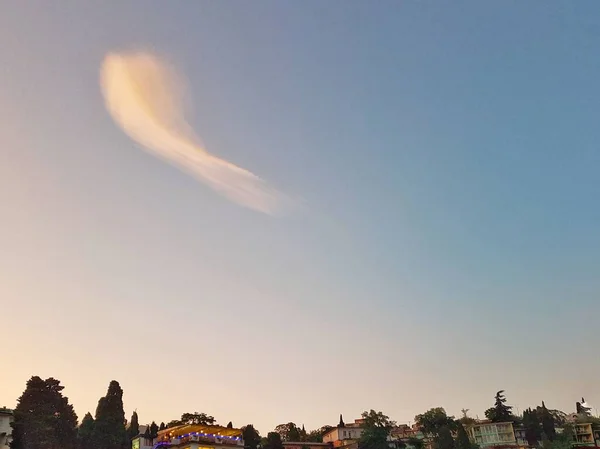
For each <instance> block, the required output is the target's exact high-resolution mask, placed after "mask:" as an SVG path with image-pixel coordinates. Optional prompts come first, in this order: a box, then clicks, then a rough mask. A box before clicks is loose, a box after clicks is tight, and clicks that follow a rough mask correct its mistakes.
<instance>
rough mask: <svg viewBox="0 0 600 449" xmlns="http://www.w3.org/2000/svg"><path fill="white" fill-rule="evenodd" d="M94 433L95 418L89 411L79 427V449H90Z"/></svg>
mask: <svg viewBox="0 0 600 449" xmlns="http://www.w3.org/2000/svg"><path fill="white" fill-rule="evenodd" d="M93 433H94V418H93V416H92V414H91V413H90V412H87V413H86V414H85V416H84V417H83V420H82V421H81V424H80V426H79V428H78V429H77V440H78V446H79V449H90V448H91V447H92V435H93Z"/></svg>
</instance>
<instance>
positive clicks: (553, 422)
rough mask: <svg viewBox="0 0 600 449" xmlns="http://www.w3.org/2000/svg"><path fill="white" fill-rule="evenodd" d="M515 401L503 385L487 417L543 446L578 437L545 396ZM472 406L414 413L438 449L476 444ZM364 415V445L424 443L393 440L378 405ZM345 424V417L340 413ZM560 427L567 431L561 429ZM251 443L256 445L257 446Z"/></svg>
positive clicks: (582, 411)
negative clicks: (524, 403)
mask: <svg viewBox="0 0 600 449" xmlns="http://www.w3.org/2000/svg"><path fill="white" fill-rule="evenodd" d="M512 409H513V407H512V406H510V405H507V403H506V397H505V395H504V390H500V391H498V392H497V393H496V395H495V397H494V405H493V406H492V407H490V408H489V409H487V410H486V411H485V417H486V418H487V419H489V420H490V421H492V422H496V423H497V422H510V423H513V424H515V425H517V426H522V428H524V429H525V435H526V439H527V442H528V444H529V446H531V447H541V448H542V449H569V448H571V444H572V442H573V428H572V426H571V425H569V423H568V422H567V419H566V418H567V414H566V413H564V412H562V411H560V410H553V409H548V408H547V407H546V404H545V403H544V402H543V401H542V404H541V405H540V406H536V407H535V408H527V409H526V410H525V411H524V412H523V414H522V416H517V415H515V414H514V413H513V411H512ZM467 412H468V410H466V409H464V410H463V416H462V417H461V418H458V419H457V418H455V417H454V416H450V415H448V414H447V413H446V411H445V410H444V408H443V407H435V408H432V409H430V410H428V411H426V412H425V413H422V414H419V415H417V416H415V424H416V425H417V426H418V428H419V429H420V430H421V432H422V433H423V436H424V439H426V440H427V442H430V443H431V446H432V447H433V449H477V448H478V446H477V444H475V443H473V442H472V441H471V440H470V439H469V436H468V434H467V428H468V427H469V426H470V425H472V424H474V423H475V419H473V418H471V417H469V416H468V415H467ZM577 412H578V417H577V421H579V422H589V423H592V424H594V425H595V426H597V428H600V419H598V418H595V417H593V416H592V415H591V413H590V409H586V408H585V407H583V406H581V405H580V404H579V403H578V408H577ZM361 417H362V419H363V424H362V434H361V437H360V439H359V441H358V446H359V449H390V447H391V445H392V446H394V447H395V449H406V448H407V447H410V448H412V449H422V448H423V447H424V444H425V442H424V440H423V439H418V438H414V437H412V438H407V439H405V440H396V441H390V439H389V437H390V434H391V431H392V430H393V429H394V428H395V427H397V424H396V422H395V421H392V420H391V419H390V418H389V417H388V416H387V415H384V414H383V413H382V412H376V411H374V410H370V411H365V412H363V413H362V415H361ZM338 426H340V427H344V422H343V420H342V418H341V416H340V423H339V424H338ZM557 427H560V428H561V429H562V432H561V433H560V434H559V433H557V432H556V428H557ZM331 429H333V427H332V426H323V427H321V428H319V429H317V430H314V431H311V432H308V433H307V432H306V431H305V430H304V426H302V428H299V427H298V426H297V425H296V424H295V423H293V422H289V423H287V424H280V425H278V426H277V427H275V429H274V431H273V432H269V434H268V435H267V438H266V439H262V445H261V447H262V448H265V447H266V448H267V449H282V448H283V442H287V441H298V442H311V441H315V442H320V441H322V437H323V435H324V434H325V433H327V432H328V431H329V430H331ZM256 448H257V446H256V445H255V446H252V447H251V449H256Z"/></svg>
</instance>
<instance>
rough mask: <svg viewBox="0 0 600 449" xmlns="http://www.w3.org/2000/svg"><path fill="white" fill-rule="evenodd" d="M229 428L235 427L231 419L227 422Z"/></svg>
mask: <svg viewBox="0 0 600 449" xmlns="http://www.w3.org/2000/svg"><path fill="white" fill-rule="evenodd" d="M227 428H228V429H233V423H232V422H231V421H229V422H228V423H227Z"/></svg>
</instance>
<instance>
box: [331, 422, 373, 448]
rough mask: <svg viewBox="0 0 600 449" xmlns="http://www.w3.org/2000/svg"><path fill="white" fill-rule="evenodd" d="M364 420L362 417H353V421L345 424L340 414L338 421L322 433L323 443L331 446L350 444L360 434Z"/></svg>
mask: <svg viewBox="0 0 600 449" xmlns="http://www.w3.org/2000/svg"><path fill="white" fill-rule="evenodd" d="M364 421H365V420H364V419H355V420H354V422H353V423H351V424H346V423H344V419H343V418H342V415H340V423H339V424H338V426H337V427H334V428H333V429H331V430H330V431H329V432H326V433H325V434H324V435H323V443H328V444H331V445H332V446H333V447H346V446H349V445H352V444H353V443H354V442H356V441H357V440H358V439H359V438H360V436H361V435H362V425H363V424H364Z"/></svg>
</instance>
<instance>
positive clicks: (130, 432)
mask: <svg viewBox="0 0 600 449" xmlns="http://www.w3.org/2000/svg"><path fill="white" fill-rule="evenodd" d="M139 433H140V423H139V420H138V414H137V412H136V411H134V412H133V414H132V415H131V421H129V427H127V441H131V440H133V439H134V438H135V437H137V436H138V434H139Z"/></svg>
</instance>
